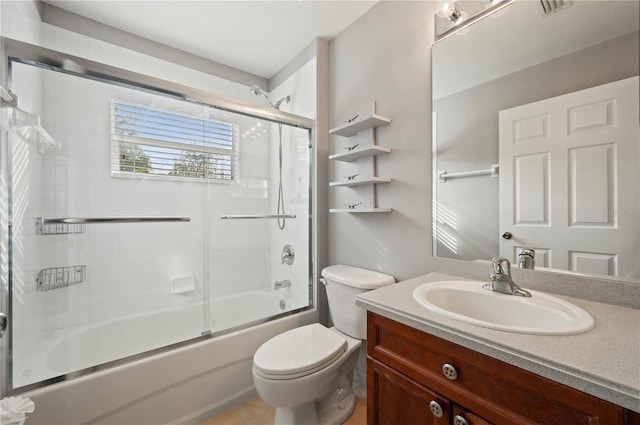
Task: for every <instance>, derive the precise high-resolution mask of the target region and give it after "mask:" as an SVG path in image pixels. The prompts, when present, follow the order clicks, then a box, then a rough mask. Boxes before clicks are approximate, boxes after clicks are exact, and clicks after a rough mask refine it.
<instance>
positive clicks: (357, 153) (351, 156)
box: [329, 145, 391, 162]
mask: <svg viewBox="0 0 640 425" xmlns="http://www.w3.org/2000/svg"><path fill="white" fill-rule="evenodd" d="M389 152H391V149H389V148H385V147H384V146H378V145H370V146H365V147H362V148H356V149H354V150H352V151H349V152H345V153H334V154H333V155H329V159H334V160H336V161H347V162H349V161H355V160H356V159H360V158H365V157H368V156H376V155H383V154H386V153H389Z"/></svg>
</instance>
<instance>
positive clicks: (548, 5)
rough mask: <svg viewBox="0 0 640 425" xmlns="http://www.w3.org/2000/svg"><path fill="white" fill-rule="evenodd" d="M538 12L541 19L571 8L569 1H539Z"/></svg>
mask: <svg viewBox="0 0 640 425" xmlns="http://www.w3.org/2000/svg"><path fill="white" fill-rule="evenodd" d="M539 2H540V7H539V8H538V12H540V16H542V17H543V18H544V17H545V16H549V15H551V14H552V13H556V12H559V11H561V10H562V9H566V8H567V7H569V6H571V0H539Z"/></svg>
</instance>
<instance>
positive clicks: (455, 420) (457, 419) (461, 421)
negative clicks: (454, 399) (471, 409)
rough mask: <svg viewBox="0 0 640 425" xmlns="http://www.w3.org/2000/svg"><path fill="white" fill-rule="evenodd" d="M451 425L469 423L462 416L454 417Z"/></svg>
mask: <svg viewBox="0 0 640 425" xmlns="http://www.w3.org/2000/svg"><path fill="white" fill-rule="evenodd" d="M453 425H469V422H467V420H466V419H465V418H463V417H462V416H460V415H456V417H455V418H453Z"/></svg>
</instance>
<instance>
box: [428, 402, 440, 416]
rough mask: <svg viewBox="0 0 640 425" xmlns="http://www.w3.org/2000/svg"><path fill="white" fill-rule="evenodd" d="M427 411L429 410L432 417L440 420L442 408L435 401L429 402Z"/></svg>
mask: <svg viewBox="0 0 640 425" xmlns="http://www.w3.org/2000/svg"><path fill="white" fill-rule="evenodd" d="M429 409H430V410H431V413H433V416H435V417H436V418H441V417H442V415H443V414H444V411H443V410H442V407H441V406H440V404H439V403H438V402H437V401H435V400H431V402H430V403H429Z"/></svg>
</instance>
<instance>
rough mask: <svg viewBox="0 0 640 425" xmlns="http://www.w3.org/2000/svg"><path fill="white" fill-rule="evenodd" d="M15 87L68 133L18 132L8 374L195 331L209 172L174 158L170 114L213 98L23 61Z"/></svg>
mask: <svg viewBox="0 0 640 425" xmlns="http://www.w3.org/2000/svg"><path fill="white" fill-rule="evenodd" d="M11 90H12V91H13V92H14V93H15V94H16V95H18V97H19V99H20V106H21V107H22V108H24V109H26V110H30V111H33V112H36V113H38V115H40V117H41V119H42V125H43V126H44V127H45V128H47V129H48V131H49V132H50V133H51V135H52V136H53V137H54V138H55V139H56V140H57V141H59V142H60V145H61V148H60V149H59V150H56V149H43V148H42V147H41V146H40V147H39V146H36V145H33V144H32V143H29V142H28V141H26V140H24V139H22V138H20V137H16V136H15V135H12V136H11V140H10V143H11V157H12V167H11V173H12V182H13V188H12V199H13V202H12V211H11V213H12V220H13V232H12V242H13V262H12V264H13V272H12V285H11V287H12V289H11V291H12V292H11V295H12V300H11V301H12V340H11V345H12V347H11V349H12V353H13V356H12V358H13V364H12V381H13V382H12V387H13V388H18V387H23V386H27V385H30V384H33V383H36V382H40V381H44V380H47V379H50V378H55V377H59V376H63V375H67V374H73V373H75V372H78V371H82V370H84V369H86V368H92V367H94V366H96V365H101V364H105V363H109V362H112V361H114V360H118V359H122V358H124V357H128V356H132V355H136V354H139V353H143V352H147V351H149V350H153V349H157V348H160V347H165V346H168V345H171V344H174V343H177V342H181V341H185V340H188V339H191V338H196V337H199V336H200V335H201V334H202V333H203V332H205V331H206V330H207V328H208V327H207V326H206V325H205V324H206V323H207V319H206V318H205V315H206V309H204V308H203V305H204V300H205V299H207V298H208V291H209V287H208V285H207V284H206V283H207V279H208V277H207V276H206V275H205V266H204V245H205V243H204V236H203V235H204V230H203V229H204V224H203V223H204V196H205V194H206V192H205V190H206V187H207V185H206V184H202V182H199V181H192V180H189V179H186V180H185V179H182V180H180V179H178V178H177V176H172V175H171V170H169V171H167V167H169V168H171V165H168V164H170V161H171V158H170V157H171V147H172V146H173V145H172V142H171V141H170V140H167V139H168V136H167V135H168V134H169V133H170V129H169V128H165V127H163V126H165V125H166V124H168V123H169V121H170V116H169V115H167V114H174V118H175V117H177V116H181V115H188V116H193V117H195V118H194V119H195V120H198V119H199V120H200V121H203V120H204V119H205V118H206V116H205V115H206V110H207V108H205V107H203V106H198V105H193V104H187V103H186V102H181V101H178V100H174V99H169V98H166V97H164V96H160V95H155V94H152V93H145V92H141V91H137V90H133V89H130V88H125V87H119V86H115V85H112V84H107V83H104V82H98V81H94V80H90V79H86V78H80V77H77V76H74V75H68V74H63V73H59V72H55V71H51V70H45V69H41V68H37V67H35V66H31V65H26V64H21V63H12V87H11ZM117 102H126V103H127V104H136V105H140V108H138V109H137V110H135V111H133V112H131V111H125V112H122V108H120V107H119V106H118V105H119V104H118V103H117ZM157 111H168V112H166V113H165V115H164V116H160V115H161V114H160V115H156V116H155V118H153V117H152V116H153V114H154V113H156V114H157ZM129 112H130V113H129ZM158 116H160V118H158ZM123 117H124V118H123ZM154 120H155V122H156V124H153V122H154ZM158 120H160V121H161V122H162V123H161V124H158ZM145 126H152V127H154V128H152V129H146V130H145V129H144V127H145ZM176 126H179V125H178V124H176V123H173V124H172V128H175V127H176ZM183 127H184V125H183ZM145 131H148V132H147V133H145ZM171 131H173V130H171ZM150 133H156V134H155V136H152V135H151V134H150ZM174 144H175V143H174ZM175 162H176V161H175V160H174V162H173V163H175Z"/></svg>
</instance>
